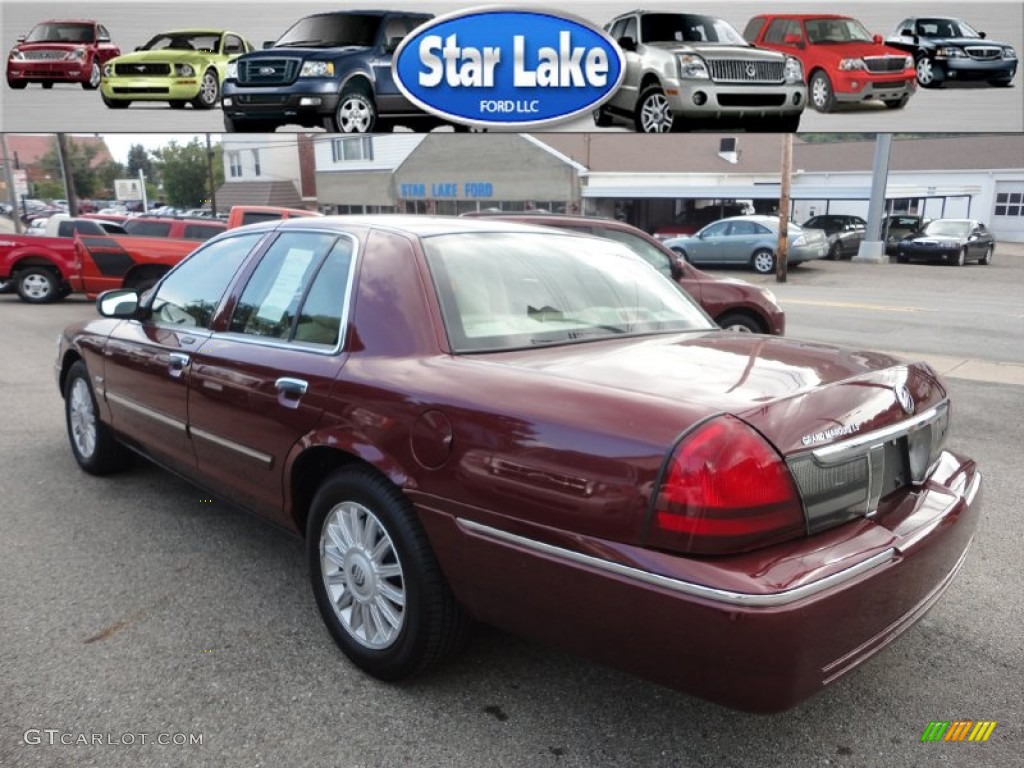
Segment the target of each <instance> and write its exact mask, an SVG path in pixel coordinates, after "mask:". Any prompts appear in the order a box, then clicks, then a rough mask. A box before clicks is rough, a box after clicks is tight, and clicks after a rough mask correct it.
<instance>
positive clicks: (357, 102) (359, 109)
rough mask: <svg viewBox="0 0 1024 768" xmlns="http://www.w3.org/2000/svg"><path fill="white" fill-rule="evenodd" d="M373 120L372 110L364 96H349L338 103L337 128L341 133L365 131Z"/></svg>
mask: <svg viewBox="0 0 1024 768" xmlns="http://www.w3.org/2000/svg"><path fill="white" fill-rule="evenodd" d="M372 122H373V110H372V109H371V108H370V105H369V104H368V103H367V101H366V99H365V98H364V97H360V96H349V97H347V98H345V99H343V100H342V102H341V104H339V105H338V128H339V129H341V132H342V133H366V132H367V131H369V130H370V124H371V123H372Z"/></svg>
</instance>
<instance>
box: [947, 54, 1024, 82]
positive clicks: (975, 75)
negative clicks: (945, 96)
mask: <svg viewBox="0 0 1024 768" xmlns="http://www.w3.org/2000/svg"><path fill="white" fill-rule="evenodd" d="M935 63H936V64H938V65H939V66H941V67H942V69H943V71H944V72H945V75H946V78H947V79H949V80H1010V79H1012V78H1013V76H1014V75H1015V74H1017V59H992V60H990V61H978V60H976V59H966V58H956V59H938V58H937V59H935Z"/></svg>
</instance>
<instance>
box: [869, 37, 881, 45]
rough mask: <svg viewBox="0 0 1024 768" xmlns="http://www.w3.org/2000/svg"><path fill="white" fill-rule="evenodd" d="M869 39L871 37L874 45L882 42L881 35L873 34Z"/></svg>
mask: <svg viewBox="0 0 1024 768" xmlns="http://www.w3.org/2000/svg"><path fill="white" fill-rule="evenodd" d="M871 39H872V41H874V43H875V45H881V44H882V36H881V35H874V36H873V37H872V38H871Z"/></svg>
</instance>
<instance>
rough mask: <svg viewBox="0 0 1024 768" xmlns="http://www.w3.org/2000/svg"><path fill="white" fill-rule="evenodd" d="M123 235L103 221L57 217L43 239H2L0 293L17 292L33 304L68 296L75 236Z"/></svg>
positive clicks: (46, 230)
mask: <svg viewBox="0 0 1024 768" xmlns="http://www.w3.org/2000/svg"><path fill="white" fill-rule="evenodd" d="M119 232H120V233H123V232H124V230H123V229H121V227H120V226H119V225H118V224H115V223H113V222H109V221H103V220H100V219H81V218H80V219H72V218H70V217H68V216H53V217H51V218H50V220H49V221H47V222H46V229H45V232H44V234H42V235H34V234H33V235H9V234H4V235H0V293H6V292H7V291H9V290H15V291H17V292H18V295H19V296H20V297H21V298H22V299H23V300H24V301H28V302H30V303H33V304H42V303H45V302H48V301H56V300H57V299H60V298H63V297H64V296H67V295H68V293H70V292H71V287H70V285H69V284H68V280H67V278H68V275H69V274H70V273H71V272H70V270H71V266H72V264H73V263H74V259H75V240H74V238H75V236H76V235H79V234H83V235H96V236H100V237H105V236H109V235H111V234H116V233H119Z"/></svg>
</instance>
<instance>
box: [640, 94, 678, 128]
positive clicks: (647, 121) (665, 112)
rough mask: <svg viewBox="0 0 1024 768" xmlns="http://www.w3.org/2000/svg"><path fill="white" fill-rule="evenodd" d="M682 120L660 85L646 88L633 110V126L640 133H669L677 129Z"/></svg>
mask: <svg viewBox="0 0 1024 768" xmlns="http://www.w3.org/2000/svg"><path fill="white" fill-rule="evenodd" d="M680 122H681V120H680V119H679V118H677V117H676V116H675V115H674V114H673V112H672V109H671V107H669V103H668V99H666V98H665V92H664V91H663V90H662V89H661V86H660V85H649V86H647V87H646V88H644V90H643V91H642V92H641V93H640V98H639V99H637V102H636V108H635V109H634V110H633V127H634V128H635V129H636V131H637V132H638V133H668V132H669V131H673V130H676V128H677V124H678V123H680Z"/></svg>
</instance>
